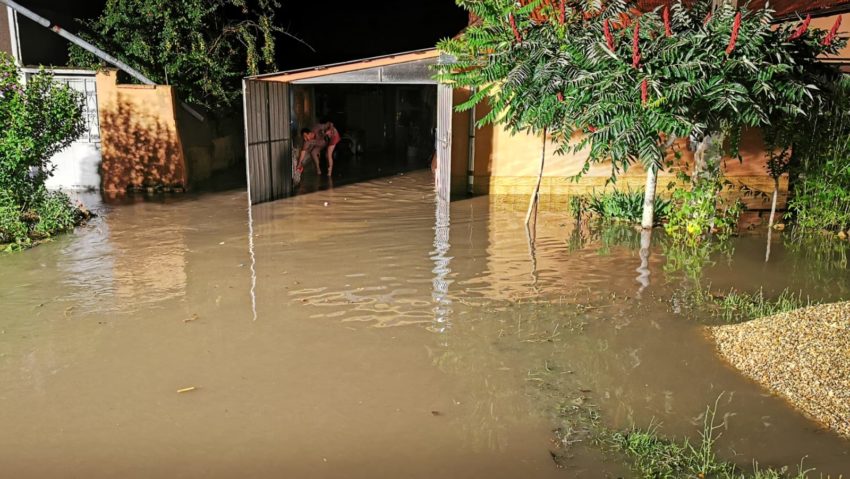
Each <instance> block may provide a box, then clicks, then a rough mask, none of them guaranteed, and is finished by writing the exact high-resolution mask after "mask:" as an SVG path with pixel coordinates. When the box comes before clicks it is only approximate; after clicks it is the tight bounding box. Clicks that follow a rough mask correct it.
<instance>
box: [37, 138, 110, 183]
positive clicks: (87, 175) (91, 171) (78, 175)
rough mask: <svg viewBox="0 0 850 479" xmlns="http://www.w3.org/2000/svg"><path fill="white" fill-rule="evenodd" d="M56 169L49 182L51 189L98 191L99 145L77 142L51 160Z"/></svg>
mask: <svg viewBox="0 0 850 479" xmlns="http://www.w3.org/2000/svg"><path fill="white" fill-rule="evenodd" d="M50 163H51V164H52V165H54V166H55V167H56V169H55V170H53V176H52V177H50V178H49V179H48V180H47V183H46V184H47V187H48V188H50V189H54V190H55V189H62V190H69V189H70V190H96V189H99V188H100V185H101V181H100V163H101V152H100V144H99V143H87V142H75V143H72V144H71V146H69V147H68V148H65V149H64V150H62V151H60V152H59V153H57V154H55V155H53V157H52V158H50Z"/></svg>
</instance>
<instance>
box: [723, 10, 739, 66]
mask: <svg viewBox="0 0 850 479" xmlns="http://www.w3.org/2000/svg"><path fill="white" fill-rule="evenodd" d="M740 29H741V12H738V13H737V14H736V15H735V23H733V24H732V36H731V37H729V46H728V47H726V55H727V56H728V55H731V54H732V52H733V51H735V43H736V42H737V41H738V31H739V30H740Z"/></svg>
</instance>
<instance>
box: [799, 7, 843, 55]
mask: <svg viewBox="0 0 850 479" xmlns="http://www.w3.org/2000/svg"><path fill="white" fill-rule="evenodd" d="M837 18H838V15H832V16H829V17H820V18H813V19H812V23H811V24H809V27H810V28H820V29H821V30H826V31H829V30H830V29H831V28H832V26H833V25H834V24H835V20H836V19H837ZM843 20H844V21H843V22H842V24H841V26H840V27H838V36H839V37H843V38H847V37H848V36H850V16H848V15H847V14H846V13H845V14H844V18H843ZM825 58H826V59H827V60H838V59H841V60H842V61H843V62H844V63H847V61H848V60H850V44H848V45H846V46H845V47H844V48H843V49H841V50H840V51H839V52H838V55H837V56H835V57H829V56H827V57H825Z"/></svg>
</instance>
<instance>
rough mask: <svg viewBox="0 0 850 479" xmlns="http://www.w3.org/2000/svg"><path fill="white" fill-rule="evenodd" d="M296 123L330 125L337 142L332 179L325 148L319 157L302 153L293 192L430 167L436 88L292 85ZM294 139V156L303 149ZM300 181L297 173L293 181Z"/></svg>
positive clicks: (300, 125)
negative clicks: (336, 135) (317, 162)
mask: <svg viewBox="0 0 850 479" xmlns="http://www.w3.org/2000/svg"><path fill="white" fill-rule="evenodd" d="M293 98H294V109H293V110H294V120H295V125H296V130H297V131H298V133H299V135H300V133H301V131H302V129H312V128H315V127H316V126H317V125H333V126H334V128H335V129H336V130H337V131H338V132H339V143H338V144H337V145H336V147H335V148H334V149H333V172H332V173H333V175H332V176H331V177H328V176H327V173H328V170H329V168H330V164H329V158H328V151H329V150H328V149H327V148H326V149H324V150H323V151H321V154H319V155H318V158H319V168H318V170H319V171H317V170H316V166H315V160H314V158H312V157H311V156H312V154H313V153H317V152H318V148H314V149H305V150H303V152H304V153H303V157H304V161H303V171H302V172H301V173H302V174H301V177H300V181H299V182H298V183H297V185H296V184H295V183H294V186H295V191H294V193H295V194H299V193H308V192H310V191H315V190H317V189H322V188H324V187H328V186H339V185H342V184H348V183H353V182H357V181H362V180H368V179H372V178H377V177H381V176H387V175H392V174H397V173H403V172H408V171H413V170H418V169H424V168H430V167H431V158H432V156H433V153H434V145H435V143H434V140H435V138H436V129H437V87H436V86H435V85H381V84H366V85H363V84H317V85H294V86H293ZM299 140H303V139H302V138H300V137H296V138H295V142H294V144H293V150H294V153H295V155H296V156H295V157H298V156H300V155H299V151H302V148H301V146H302V145H301V144H300V143H302V141H299ZM295 179H298V172H295V175H294V180H295Z"/></svg>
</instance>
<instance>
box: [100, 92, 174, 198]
mask: <svg viewBox="0 0 850 479" xmlns="http://www.w3.org/2000/svg"><path fill="white" fill-rule="evenodd" d="M101 129H102V130H103V131H104V133H106V132H108V133H106V134H105V135H104V138H103V165H102V171H101V174H102V178H103V189H104V190H105V191H108V192H124V191H128V190H133V189H136V188H151V187H153V188H184V187H185V169H184V167H183V156H182V151H181V147H180V140H179V138H178V136H177V132H176V131H175V130H174V128H172V127H169V126H168V125H167V124H166V122H165V121H163V120H162V119H161V118H158V117H157V116H154V115H151V114H147V113H141V112H139V111H138V110H137V109H135V108H134V107H133V105H132V103H130V102H129V101H127V100H126V99H124V98H122V95H121V94H120V93H119V94H118V98H117V105H115V108H110V109H109V110H108V111H105V112H102V113H101Z"/></svg>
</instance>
